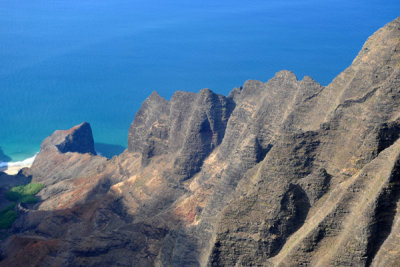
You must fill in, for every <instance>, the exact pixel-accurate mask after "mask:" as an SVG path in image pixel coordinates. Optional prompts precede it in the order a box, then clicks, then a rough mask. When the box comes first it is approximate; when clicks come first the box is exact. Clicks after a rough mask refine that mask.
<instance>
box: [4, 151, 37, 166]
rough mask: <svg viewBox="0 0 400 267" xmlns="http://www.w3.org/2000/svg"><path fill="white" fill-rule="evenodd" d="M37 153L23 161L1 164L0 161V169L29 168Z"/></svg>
mask: <svg viewBox="0 0 400 267" xmlns="http://www.w3.org/2000/svg"><path fill="white" fill-rule="evenodd" d="M36 155H37V153H36V154H35V155H34V156H33V157H30V158H27V159H24V160H22V161H11V162H1V161H0V168H2V169H3V168H10V167H21V168H23V167H30V166H31V165H32V163H33V161H34V160H35V158H36Z"/></svg>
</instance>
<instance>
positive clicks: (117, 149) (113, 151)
mask: <svg viewBox="0 0 400 267" xmlns="http://www.w3.org/2000/svg"><path fill="white" fill-rule="evenodd" d="M94 147H95V149H96V152H97V153H100V154H101V155H102V156H104V157H106V158H109V159H110V158H112V157H113V156H117V155H119V154H121V153H122V152H124V150H125V149H126V147H123V146H120V145H113V144H105V143H95V144H94Z"/></svg>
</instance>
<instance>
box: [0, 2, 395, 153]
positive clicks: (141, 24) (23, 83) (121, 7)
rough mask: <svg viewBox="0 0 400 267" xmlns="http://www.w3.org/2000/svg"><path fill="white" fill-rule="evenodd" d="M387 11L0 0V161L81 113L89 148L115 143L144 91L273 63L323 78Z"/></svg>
mask: <svg viewBox="0 0 400 267" xmlns="http://www.w3.org/2000/svg"><path fill="white" fill-rule="evenodd" d="M399 11H400V3H399V2H398V1H397V0H396V1H341V0H339V1H316V0H310V1H295V0H291V1H261V0H255V1H251V2H249V1H237V0H233V1H226V0H223V1H210V0H206V1H190V2H189V1H182V0H179V1H178V0H174V1H168V2H167V3H166V1H152V0H150V1H149V0H148V1H137V0H136V1H131V0H130V1H128V0H113V1H109V0H107V1H106V0H84V1H82V0H79V1H78V0H70V1H65V0H36V1H31V0H15V1H6V0H0V149H1V151H0V161H19V160H22V159H25V158H28V157H31V156H33V155H34V154H35V153H36V152H37V151H38V150H39V146H40V142H41V141H42V140H43V139H44V138H45V137H46V136H48V135H49V134H51V133H52V132H53V131H54V130H55V129H67V128H70V127H72V126H73V125H76V124H78V123H80V122H82V121H88V122H90V123H91V125H92V128H93V133H94V138H95V142H96V143H97V150H99V151H100V152H101V153H103V154H106V155H109V156H111V155H112V154H113V153H114V154H115V153H119V152H121V151H122V150H123V148H124V147H126V140H127V133H128V128H129V125H130V123H131V122H132V120H133V118H134V115H135V112H136V111H137V110H138V108H139V107H140V104H141V102H143V101H144V99H145V98H146V97H147V96H148V95H150V94H151V92H152V91H153V90H157V91H158V92H159V93H160V95H162V96H164V97H166V98H170V97H171V95H172V94H173V92H174V91H176V90H186V91H198V90H199V89H201V88H206V87H207V88H210V89H212V90H213V91H216V92H218V93H222V94H228V92H229V91H230V90H231V89H232V88H234V87H235V86H240V85H242V84H243V83H244V81H245V80H247V79H258V80H263V81H266V80H268V79H269V78H271V77H272V76H273V75H274V73H275V72H277V71H279V70H281V69H289V70H292V71H293V72H294V73H295V74H296V75H297V76H298V78H300V79H301V78H302V77H303V76H304V75H310V76H312V77H313V78H314V79H315V80H316V81H318V82H320V83H322V84H328V83H329V82H330V81H331V80H332V79H333V78H334V77H335V76H336V75H337V74H338V73H340V72H341V71H342V70H343V69H344V68H345V67H347V66H348V65H349V64H351V61H352V60H353V58H354V57H355V56H356V54H357V52H358V50H359V49H360V48H361V46H362V44H363V43H364V41H365V40H366V38H367V37H368V36H369V35H371V34H372V33H373V32H374V31H375V30H377V29H378V28H380V27H382V26H383V25H384V24H385V23H387V22H389V21H391V20H393V19H394V18H395V17H396V16H398V15H399V14H400V12H399Z"/></svg>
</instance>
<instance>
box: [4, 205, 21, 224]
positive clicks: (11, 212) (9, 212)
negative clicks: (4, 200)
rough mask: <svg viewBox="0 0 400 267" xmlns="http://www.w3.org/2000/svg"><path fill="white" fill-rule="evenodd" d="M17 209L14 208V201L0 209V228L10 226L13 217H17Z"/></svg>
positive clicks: (13, 219)
mask: <svg viewBox="0 0 400 267" xmlns="http://www.w3.org/2000/svg"><path fill="white" fill-rule="evenodd" d="M17 215H18V213H17V211H16V210H15V203H13V204H11V205H9V206H8V207H6V208H4V209H2V210H0V228H1V229H6V228H10V227H11V225H12V224H13V222H14V221H15V219H17Z"/></svg>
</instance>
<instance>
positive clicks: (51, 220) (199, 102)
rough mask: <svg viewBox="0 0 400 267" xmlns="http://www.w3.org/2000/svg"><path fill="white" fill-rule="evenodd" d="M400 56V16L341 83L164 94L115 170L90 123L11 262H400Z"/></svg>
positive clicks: (37, 169)
mask: <svg viewBox="0 0 400 267" xmlns="http://www.w3.org/2000/svg"><path fill="white" fill-rule="evenodd" d="M399 62H400V18H398V19H396V20H395V21H393V22H391V23H389V24H388V25H386V26H385V27H384V28H382V29H380V30H379V31H377V32H376V33H375V34H374V35H373V36H372V37H370V38H369V39H368V41H367V42H366V44H365V45H364V47H363V49H362V50H361V51H360V53H359V55H358V56H357V58H356V59H355V60H354V61H353V63H352V65H351V66H350V67H349V68H347V69H346V70H345V71H344V72H343V73H341V74H340V75H339V76H338V77H337V78H336V79H335V80H334V81H333V82H332V83H331V84H330V85H328V86H326V87H324V86H322V85H320V84H318V83H317V82H315V81H314V80H312V79H311V78H310V77H304V78H303V79H302V80H298V79H297V77H296V76H295V75H294V74H293V73H291V72H289V71H281V72H278V73H277V74H276V75H275V77H273V78H272V79H271V80H270V81H268V82H266V83H264V82H260V81H247V82H246V83H245V84H244V85H243V87H240V88H236V89H234V90H233V91H232V92H231V94H229V96H228V97H224V96H222V95H217V94H215V93H213V92H212V91H210V90H208V89H203V90H201V91H200V92H199V93H197V94H195V93H186V92H177V93H175V94H174V95H173V97H172V98H171V100H170V101H167V100H165V99H163V98H162V97H160V96H159V95H158V94H157V93H155V92H154V93H153V94H152V95H151V96H150V97H149V98H148V99H147V100H146V101H145V102H144V103H143V105H142V107H141V108H140V110H139V111H138V113H137V114H136V117H135V120H134V122H133V123H132V125H131V127H130V130H129V137H128V150H127V151H125V152H124V153H122V154H121V155H119V156H118V157H114V158H112V159H110V160H107V159H105V158H103V157H100V156H95V155H94V153H93V151H92V150H91V148H92V147H93V146H92V145H90V144H92V142H93V140H92V137H91V134H89V133H90V131H88V130H87V125H86V126H84V125H85V124H83V125H80V126H77V127H74V128H72V129H71V130H69V131H61V132H58V131H57V132H56V133H55V134H53V135H52V136H51V137H49V138H47V139H46V140H45V141H44V142H43V144H42V149H41V152H40V153H39V155H38V156H37V158H36V159H35V162H34V164H33V166H32V168H31V169H30V171H29V172H30V173H31V175H32V180H33V181H40V182H42V183H44V184H45V188H44V189H43V190H42V191H41V192H40V197H41V202H39V203H38V204H37V205H36V206H35V207H34V208H33V209H30V210H23V211H21V213H23V214H20V216H19V218H18V220H17V221H16V222H15V223H14V225H13V228H12V229H11V230H10V232H11V233H12V234H13V235H11V236H10V237H9V238H7V239H6V240H4V241H2V243H1V258H0V259H1V261H0V265H4V266H10V265H27V266H29V265H30V264H31V265H32V266H47V265H60V266H99V265H101V264H104V265H115V266H131V265H137V266H301V265H302V266H352V265H355V266H383V265H385V266H387V265H395V264H398V262H399V256H398V255H399V254H400V246H399V242H398V241H399V240H398V236H399V233H400V220H399V216H400V215H399V212H398V210H399V208H398V207H399V205H400V204H399V203H400V202H399V198H400V180H399V177H400V176H399V175H400V171H399V170H400V169H399V166H400V161H399V159H400V141H399V136H400V126H399V120H400V116H399V114H400V64H399ZM85 129H86V130H85ZM89 129H90V128H89ZM90 139H91V140H92V141H90ZM35 249H37V250H38V252H37V253H34V252H35ZM26 255H29V259H28V258H27V257H26Z"/></svg>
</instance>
